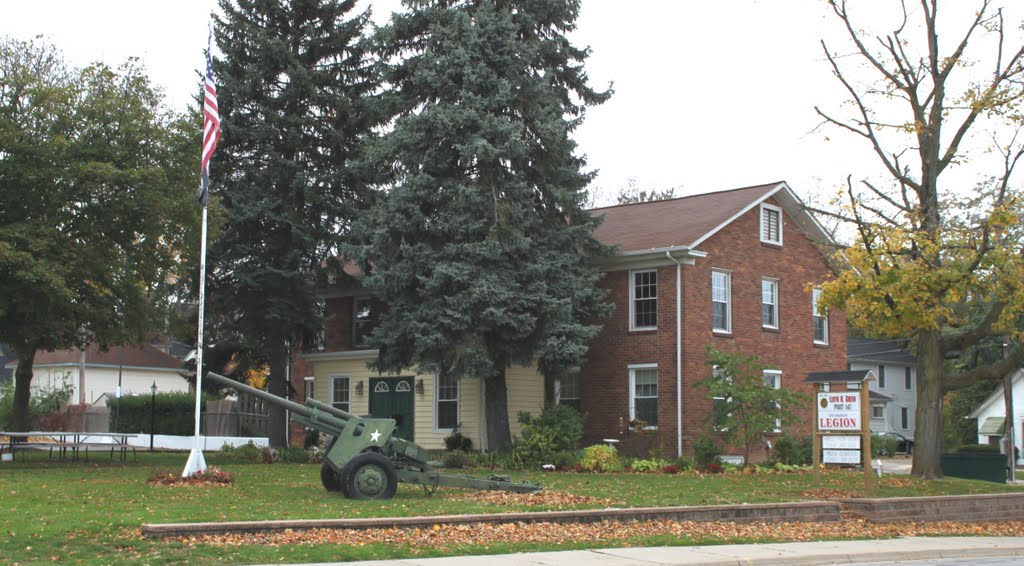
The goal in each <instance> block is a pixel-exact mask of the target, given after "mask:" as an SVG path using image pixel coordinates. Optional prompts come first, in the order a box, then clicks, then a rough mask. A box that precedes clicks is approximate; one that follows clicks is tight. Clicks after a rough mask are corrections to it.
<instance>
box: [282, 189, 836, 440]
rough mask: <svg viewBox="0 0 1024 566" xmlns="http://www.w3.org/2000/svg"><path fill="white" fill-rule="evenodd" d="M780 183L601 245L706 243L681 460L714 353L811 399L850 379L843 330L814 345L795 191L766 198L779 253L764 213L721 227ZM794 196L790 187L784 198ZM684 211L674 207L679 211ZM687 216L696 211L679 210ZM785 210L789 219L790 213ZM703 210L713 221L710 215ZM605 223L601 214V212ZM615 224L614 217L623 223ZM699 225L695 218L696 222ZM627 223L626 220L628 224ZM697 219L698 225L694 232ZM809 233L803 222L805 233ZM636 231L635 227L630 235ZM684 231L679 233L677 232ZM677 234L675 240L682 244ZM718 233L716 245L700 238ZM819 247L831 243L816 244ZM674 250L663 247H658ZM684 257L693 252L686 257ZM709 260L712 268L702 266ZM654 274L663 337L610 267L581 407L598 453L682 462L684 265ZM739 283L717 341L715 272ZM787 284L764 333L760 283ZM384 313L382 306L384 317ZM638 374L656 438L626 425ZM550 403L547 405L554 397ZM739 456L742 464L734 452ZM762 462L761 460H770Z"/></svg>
mask: <svg viewBox="0 0 1024 566" xmlns="http://www.w3.org/2000/svg"><path fill="white" fill-rule="evenodd" d="M780 185H782V184H772V185H764V186H760V187H750V188H747V189H739V190H736V191H727V192H724V193H717V194H708V195H700V196H698V197H688V198H687V199H676V201H675V202H674V203H673V201H667V202H665V203H664V205H665V206H662V203H648V204H646V205H639V207H643V208H639V207H636V208H634V207H633V206H629V207H625V208H624V207H617V208H616V210H615V211H614V215H613V214H609V219H612V222H609V221H607V220H606V224H605V225H603V226H602V229H603V230H605V232H604V233H603V234H599V237H602V238H603V239H605V241H606V243H608V244H619V243H621V242H620V241H619V240H620V239H623V240H626V239H632V240H631V241H632V242H633V243H634V244H635V245H634V246H633V248H632V249H625V250H624V253H623V256H622V257H621V258H620V259H622V260H623V262H625V261H627V260H628V257H627V256H629V255H630V253H633V252H643V253H646V252H644V250H648V249H655V248H662V247H665V248H667V247H671V246H673V245H675V244H677V243H679V242H698V243H697V244H696V245H695V246H694V249H693V250H691V251H692V252H696V253H690V254H689V255H690V257H691V258H695V259H692V263H693V264H692V265H686V264H684V265H682V267H681V268H680V269H681V272H680V276H681V278H680V282H681V286H680V288H681V295H682V317H681V318H682V323H681V328H682V333H681V334H682V335H681V337H680V338H681V340H680V343H681V351H682V356H681V359H682V363H681V381H682V395H681V398H682V403H681V406H682V451H683V453H684V454H692V445H693V441H694V440H696V439H697V438H699V437H700V436H701V433H702V431H703V430H704V428H705V424H706V421H707V417H708V415H709V412H710V408H711V401H710V400H709V399H707V398H705V391H704V390H702V389H699V388H695V387H694V384H695V383H696V382H698V381H700V380H702V379H704V378H706V377H707V376H709V375H710V371H711V370H710V368H708V366H707V365H706V363H705V359H706V353H705V348H706V347H707V346H708V345H711V346H714V347H715V348H718V349H720V350H725V351H742V352H743V353H744V354H747V355H756V356H758V357H759V358H760V360H761V361H762V362H764V363H766V364H770V365H772V366H774V367H776V368H777V369H778V370H781V372H782V377H781V380H782V381H781V384H782V387H785V388H787V389H792V390H796V391H801V392H803V393H805V394H807V395H808V396H810V395H811V393H812V392H813V390H812V387H811V386H810V385H808V384H805V383H804V378H805V377H806V375H807V374H808V373H810V372H822V371H839V370H845V369H846V319H845V317H844V316H843V313H841V312H836V311H833V312H831V313H830V316H829V320H828V331H829V334H828V345H824V346H822V345H816V344H815V343H814V340H813V323H812V316H811V313H812V309H811V291H810V289H809V285H811V284H814V283H819V282H822V281H824V280H825V279H826V278H827V277H828V275H829V268H828V266H827V264H826V261H825V258H824V256H823V255H822V252H821V251H819V249H818V248H817V247H816V244H815V243H814V242H813V241H812V239H811V238H810V237H808V235H807V234H805V233H804V232H803V231H802V230H801V228H800V226H798V224H797V222H795V221H794V219H793V217H791V216H790V215H789V214H788V212H787V211H788V210H793V202H794V199H795V197H790V196H788V195H791V193H789V192H786V193H785V194H784V195H783V196H786V198H787V199H789V200H788V201H786V202H785V203H784V202H780V201H778V200H776V197H774V196H772V197H769V198H768V200H767V201H766V202H767V203H769V204H773V205H777V206H780V207H781V208H782V211H783V212H782V213H781V223H782V241H783V244H782V245H781V246H778V245H769V244H764V243H762V242H761V241H760V214H761V208H760V207H759V206H756V205H754V206H753V208H751V209H750V210H748V211H747V212H746V213H743V214H742V215H740V216H739V217H736V218H733V219H732V220H731V221H729V222H727V223H726V224H725V225H724V227H720V229H718V230H717V231H715V230H716V229H717V228H719V224H720V223H722V222H723V221H725V220H726V219H727V218H730V215H731V214H733V213H734V212H737V211H739V210H742V209H743V208H744V207H745V206H746V205H750V204H751V203H753V202H755V201H756V200H757V199H758V198H761V195H764V194H766V193H767V192H768V191H776V192H777V191H778V188H777V187H779V186H780ZM786 191H788V188H786ZM673 207H675V208H673ZM680 207H689V208H680ZM787 207H788V208H787ZM704 209H708V210H711V209H713V210H711V213H709V214H706V215H705V214H701V211H702V210H704ZM598 212H600V211H598ZM615 215H617V216H615ZM694 217H697V218H694ZM623 218H626V219H628V220H627V221H624V220H623ZM691 218H694V221H692V222H691V220H690V219H691ZM805 225H806V223H805ZM632 226H635V228H633V227H632ZM676 226H678V231H676V230H675V227H676ZM676 232H678V233H676ZM711 232H714V233H713V235H711V236H710V237H709V238H707V239H701V237H702V236H703V235H705V234H707V233H711ZM817 237H818V238H819V239H820V238H821V237H822V236H821V234H818V235H817ZM663 239H664V240H671V241H666V242H662V241H661V240H663ZM682 247H684V248H685V247H686V246H682ZM701 254H706V255H705V256H704V257H699V256H700V255H701ZM648 255H649V256H650V258H651V261H653V263H650V264H649V265H652V266H653V267H644V269H656V272H657V311H658V316H657V318H658V323H657V328H656V329H655V330H646V331H631V330H630V324H629V317H630V305H629V297H630V288H629V281H630V273H631V271H630V269H628V268H626V267H615V266H614V264H613V265H612V266H611V267H609V268H608V269H609V271H608V272H607V274H606V276H605V277H604V279H603V280H602V282H601V286H602V287H604V288H605V289H607V290H608V292H609V294H608V300H610V301H611V302H613V303H614V305H615V311H614V313H613V314H612V316H611V317H610V318H609V319H608V320H607V321H606V322H605V324H604V328H603V330H602V332H601V334H600V335H599V336H598V338H597V339H596V340H595V341H594V342H593V343H592V344H591V347H590V354H589V360H588V362H587V364H586V365H585V366H584V367H583V368H582V369H581V374H580V403H581V407H582V410H583V412H584V413H585V414H586V423H585V428H584V434H585V442H587V443H598V442H601V441H602V440H603V439H606V438H615V439H619V440H620V441H621V444H620V447H621V449H622V450H623V452H625V453H627V454H633V455H640V454H643V455H646V454H647V453H648V452H651V451H657V452H660V453H661V454H662V455H664V456H674V455H675V454H676V449H677V430H678V428H677V426H676V423H677V416H676V300H675V298H676V269H677V268H676V264H675V263H673V261H672V260H671V259H669V258H668V257H666V256H665V255H664V253H663V252H662V253H661V255H658V254H657V253H649V254H648ZM712 270H722V271H727V272H729V273H730V274H731V296H730V298H731V301H730V305H731V311H732V315H731V321H732V325H731V326H732V331H731V333H729V334H720V333H715V332H712V301H711V277H712V276H711V273H712ZM762 278H771V279H775V280H777V281H778V286H779V287H778V296H779V298H778V319H779V321H778V322H779V324H778V329H777V330H774V329H765V328H763V326H762V323H761V281H762ZM353 301H354V300H353V298H352V297H348V296H346V297H333V298H328V299H327V301H326V304H327V324H326V329H325V333H324V350H325V351H326V352H342V351H347V350H353V349H355V348H354V346H353V344H352V333H353V325H352V310H353ZM382 306H383V305H380V304H375V305H374V310H375V311H376V312H380V308H381V307H382ZM296 358H297V360H296V363H295V365H293V368H292V376H293V386H294V387H295V390H296V391H297V392H299V396H300V399H299V401H300V402H301V400H302V397H303V396H304V395H303V392H304V387H303V382H302V379H303V377H304V376H306V375H312V372H311V369H312V367H311V365H312V364H309V365H306V364H304V363H303V361H302V360H301V358H299V357H298V356H296ZM635 364H656V365H657V370H658V391H657V395H658V427H657V430H656V431H643V432H639V433H637V432H630V431H628V430H624V429H625V428H626V427H625V426H624V425H625V424H626V423H627V421H628V420H629V400H630V392H629V367H630V366H631V365H635ZM549 397H550V395H549ZM812 412H813V407H812V406H811V404H810V401H808V403H807V407H806V408H805V410H804V411H802V414H801V415H800V416H801V418H802V422H801V424H800V425H798V426H794V427H790V429H789V431H788V432H792V433H794V434H797V435H800V436H804V435H808V434H810V432H811V424H812V422H811V419H812ZM734 453H737V454H738V453H741V452H740V451H734ZM764 455H765V454H764V452H763V451H760V452H759V453H755V454H752V458H754V459H763V457H764Z"/></svg>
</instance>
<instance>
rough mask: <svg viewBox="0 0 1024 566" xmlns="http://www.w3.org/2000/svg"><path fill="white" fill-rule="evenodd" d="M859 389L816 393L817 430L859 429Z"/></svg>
mask: <svg viewBox="0 0 1024 566" xmlns="http://www.w3.org/2000/svg"><path fill="white" fill-rule="evenodd" d="M860 424H861V416H860V391H841V392H838V393H818V430H850V431H859V430H860Z"/></svg>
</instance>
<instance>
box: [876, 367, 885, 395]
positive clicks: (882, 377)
mask: <svg viewBox="0 0 1024 566" xmlns="http://www.w3.org/2000/svg"><path fill="white" fill-rule="evenodd" d="M878 388H879V389H885V366H883V365H879V366H878Z"/></svg>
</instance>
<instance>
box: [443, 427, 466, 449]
mask: <svg viewBox="0 0 1024 566" xmlns="http://www.w3.org/2000/svg"><path fill="white" fill-rule="evenodd" d="M460 424H461V423H460ZM444 448H445V450H459V451H462V452H469V451H470V450H472V449H473V440H472V439H470V438H469V437H467V436H463V434H462V433H461V432H459V427H455V429H454V430H453V431H452V433H451V434H449V435H448V436H446V437H444Z"/></svg>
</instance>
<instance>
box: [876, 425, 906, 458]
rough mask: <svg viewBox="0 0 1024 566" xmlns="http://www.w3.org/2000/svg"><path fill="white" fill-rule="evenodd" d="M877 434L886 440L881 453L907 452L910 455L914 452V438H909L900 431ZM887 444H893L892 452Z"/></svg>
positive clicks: (884, 454) (886, 454)
mask: <svg viewBox="0 0 1024 566" xmlns="http://www.w3.org/2000/svg"><path fill="white" fill-rule="evenodd" d="M876 436H878V437H879V438H880V439H881V440H882V441H883V442H884V445H883V447H882V450H881V454H882V455H883V456H892V454H906V455H908V456H909V455H911V454H913V453H914V441H913V439H910V438H907V437H906V436H903V435H902V434H900V433H898V432H891V431H890V432H882V433H879V434H877V435H876ZM886 445H891V446H892V447H893V448H892V453H891V454H890V453H888V452H889V450H888V446H886Z"/></svg>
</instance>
